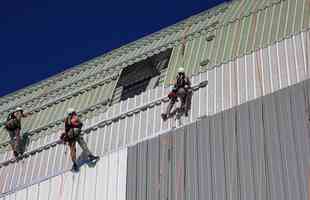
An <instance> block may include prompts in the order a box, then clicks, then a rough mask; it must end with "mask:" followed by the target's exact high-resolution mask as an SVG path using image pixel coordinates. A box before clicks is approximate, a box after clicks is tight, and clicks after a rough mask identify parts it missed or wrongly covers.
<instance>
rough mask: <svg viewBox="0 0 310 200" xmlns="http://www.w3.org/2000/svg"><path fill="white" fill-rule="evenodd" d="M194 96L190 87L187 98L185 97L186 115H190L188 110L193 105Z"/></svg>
mask: <svg viewBox="0 0 310 200" xmlns="http://www.w3.org/2000/svg"><path fill="white" fill-rule="evenodd" d="M192 96H193V91H192V89H188V90H187V91H186V98H185V114H186V115H188V112H189V111H190V110H191V107H192Z"/></svg>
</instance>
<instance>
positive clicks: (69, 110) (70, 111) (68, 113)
mask: <svg viewBox="0 0 310 200" xmlns="http://www.w3.org/2000/svg"><path fill="white" fill-rule="evenodd" d="M75 112H76V111H75V109H74V108H68V110H67V115H71V114H72V113H75Z"/></svg>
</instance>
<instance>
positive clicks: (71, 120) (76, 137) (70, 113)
mask: <svg viewBox="0 0 310 200" xmlns="http://www.w3.org/2000/svg"><path fill="white" fill-rule="evenodd" d="M64 123H65V132H64V133H63V134H62V135H61V137H60V138H61V140H63V141H64V142H65V143H68V145H69V148H70V155H71V159H72V162H73V166H72V169H73V170H74V171H78V165H77V163H76V142H77V143H78V144H79V145H80V147H81V148H82V150H83V151H84V153H86V155H87V156H88V159H89V160H98V159H99V157H98V156H94V155H93V154H92V153H91V152H90V150H89V149H88V147H87V144H86V142H85V140H84V139H83V137H82V135H81V130H82V127H83V123H82V122H81V121H80V119H79V117H78V115H77V112H76V111H75V109H73V108H69V109H68V110H67V114H66V117H65V120H64Z"/></svg>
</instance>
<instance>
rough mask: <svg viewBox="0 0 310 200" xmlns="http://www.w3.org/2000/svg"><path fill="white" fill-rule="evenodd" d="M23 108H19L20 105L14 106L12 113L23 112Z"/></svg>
mask: <svg viewBox="0 0 310 200" xmlns="http://www.w3.org/2000/svg"><path fill="white" fill-rule="evenodd" d="M23 111H24V110H23V109H22V108H21V107H17V108H15V110H14V111H13V113H16V112H23Z"/></svg>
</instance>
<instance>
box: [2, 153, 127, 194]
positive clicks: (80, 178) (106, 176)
mask: <svg viewBox="0 0 310 200" xmlns="http://www.w3.org/2000/svg"><path fill="white" fill-rule="evenodd" d="M126 158H127V149H125V150H120V151H118V152H115V153H111V154H109V155H106V156H104V157H102V158H101V160H100V161H99V162H98V163H97V165H96V167H94V168H88V167H87V166H84V167H82V168H81V170H80V172H79V173H72V172H66V173H64V174H61V175H59V176H56V177H54V178H51V179H48V180H46V181H43V182H41V183H39V184H35V185H32V186H30V187H28V188H26V189H23V190H20V191H18V192H15V193H13V194H10V195H7V196H6V197H3V198H0V200H8V199H9V200H86V199H90V200H101V199H111V200H112V199H113V200H125V199H126V176H127V171H126V170H127V159H126Z"/></svg>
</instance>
